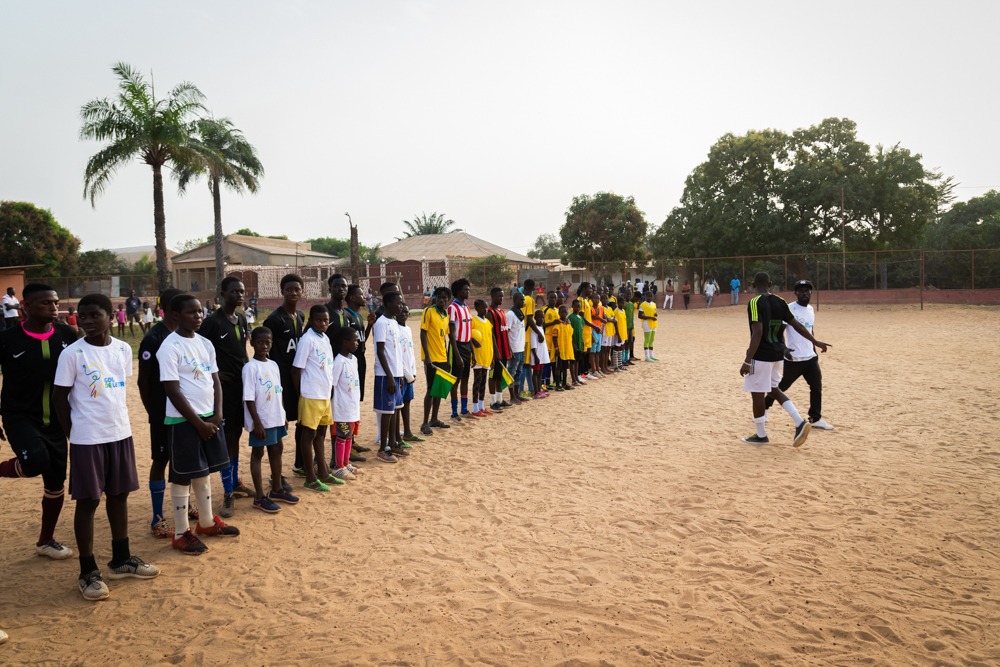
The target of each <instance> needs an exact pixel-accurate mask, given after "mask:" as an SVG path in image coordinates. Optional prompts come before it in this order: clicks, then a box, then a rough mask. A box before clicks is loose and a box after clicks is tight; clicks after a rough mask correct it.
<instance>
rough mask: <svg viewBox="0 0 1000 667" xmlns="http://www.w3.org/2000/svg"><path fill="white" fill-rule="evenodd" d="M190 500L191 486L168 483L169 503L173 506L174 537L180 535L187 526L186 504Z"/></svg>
mask: <svg viewBox="0 0 1000 667" xmlns="http://www.w3.org/2000/svg"><path fill="white" fill-rule="evenodd" d="M190 500H191V487H190V486H187V485H186V484H171V485H170V503H171V505H173V508H174V537H180V536H181V535H183V534H184V533H186V532H187V530H188V528H189V527H190V526H189V525H188V504H189V503H190Z"/></svg>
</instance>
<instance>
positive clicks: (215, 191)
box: [211, 176, 226, 292]
mask: <svg viewBox="0 0 1000 667" xmlns="http://www.w3.org/2000/svg"><path fill="white" fill-rule="evenodd" d="M211 178H212V208H213V210H214V212H215V291H216V292H218V291H219V290H220V289H221V288H222V279H223V278H225V277H226V276H225V275H223V271H224V269H223V266H222V197H221V196H220V194H219V178H218V177H217V176H212V177H211Z"/></svg>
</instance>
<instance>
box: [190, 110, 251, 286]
mask: <svg viewBox="0 0 1000 667" xmlns="http://www.w3.org/2000/svg"><path fill="white" fill-rule="evenodd" d="M193 129H194V133H195V134H196V135H197V137H198V143H199V144H200V147H201V150H200V151H198V152H197V153H195V154H193V155H192V158H193V159H190V160H184V161H181V162H180V163H179V164H178V168H177V170H176V171H175V172H174V173H175V174H176V176H177V187H178V189H179V190H180V191H181V192H185V191H186V190H187V186H188V185H189V184H190V183H191V182H192V181H193V180H195V179H197V178H199V177H200V176H204V177H205V181H206V182H207V183H208V191H209V192H210V193H211V195H212V211H213V214H214V215H213V219H214V222H215V232H214V233H213V235H212V237H213V241H214V243H215V277H216V278H215V283H216V287H219V286H220V285H221V283H222V279H223V278H225V271H224V267H223V258H222V239H223V234H222V186H226V187H228V188H229V189H230V190H233V191H234V192H239V193H243V192H250V193H256V192H257V190H259V189H260V177H261V176H263V175H264V165H262V164H261V162H260V159H259V158H258V157H257V150H256V149H255V148H254V147H253V146H252V145H251V144H250V142H249V141H247V140H246V138H245V137H244V136H243V133H242V132H240V131H239V130H238V129H236V127H235V126H234V125H233V122H232V121H231V120H229V119H228V118H218V119H217V118H201V119H199V120H196V121H195V122H194V128H193Z"/></svg>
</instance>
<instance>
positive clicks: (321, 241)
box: [306, 236, 392, 264]
mask: <svg viewBox="0 0 1000 667" xmlns="http://www.w3.org/2000/svg"><path fill="white" fill-rule="evenodd" d="M306 243H308V244H309V245H310V246H311V247H312V249H313V250H315V251H316V252H324V253H326V254H328V255H333V256H335V257H349V256H350V254H351V240H350V239H338V238H334V237H332V236H320V237H318V238H314V239H306ZM381 250H382V244H381V243H376V244H375V245H373V246H369V245H365V244H363V243H359V244H358V254H359V256H360V259H361V261H362V262H369V263H371V264H378V263H379V262H391V261H392V259H391V258H388V257H386V258H380V257H379V252H380V251H381Z"/></svg>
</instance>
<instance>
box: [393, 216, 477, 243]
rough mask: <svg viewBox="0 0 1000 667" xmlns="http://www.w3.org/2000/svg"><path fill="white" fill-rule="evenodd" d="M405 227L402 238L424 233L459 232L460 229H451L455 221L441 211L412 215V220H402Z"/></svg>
mask: <svg viewBox="0 0 1000 667" xmlns="http://www.w3.org/2000/svg"><path fill="white" fill-rule="evenodd" d="M403 226H404V227H405V228H406V229H405V231H404V232H403V237H402V238H404V239H406V238H410V237H411V236H422V235H424V234H447V233H448V232H460V231H462V230H461V229H452V227H454V226H455V221H454V220H450V219H448V218H446V217H445V215H444V214H443V213H437V212H434V213H431V214H430V215H427V214H426V213H421V214H420V215H415V216H413V220H403Z"/></svg>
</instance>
